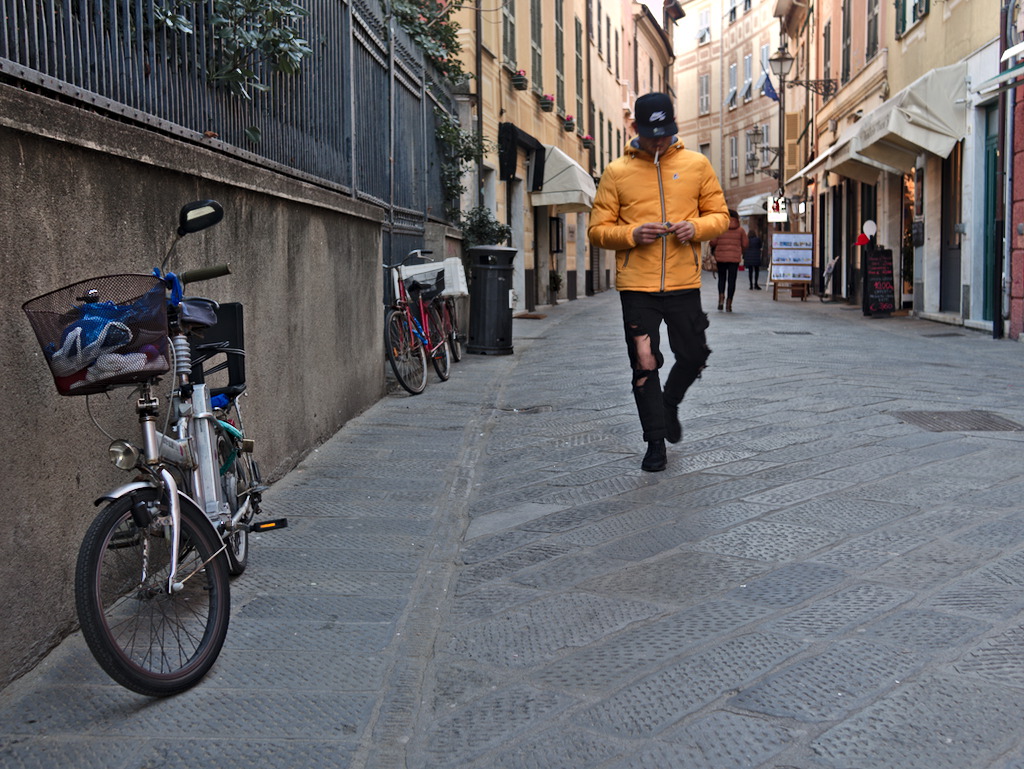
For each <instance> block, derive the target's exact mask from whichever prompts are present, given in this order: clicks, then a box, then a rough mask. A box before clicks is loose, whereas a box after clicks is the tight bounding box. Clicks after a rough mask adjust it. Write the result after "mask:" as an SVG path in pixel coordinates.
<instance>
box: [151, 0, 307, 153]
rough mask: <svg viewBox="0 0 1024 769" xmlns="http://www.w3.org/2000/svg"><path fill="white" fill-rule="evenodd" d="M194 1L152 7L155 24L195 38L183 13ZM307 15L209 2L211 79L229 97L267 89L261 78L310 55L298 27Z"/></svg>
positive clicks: (253, 2) (239, 0) (278, 1)
mask: <svg viewBox="0 0 1024 769" xmlns="http://www.w3.org/2000/svg"><path fill="white" fill-rule="evenodd" d="M196 1H197V0H174V2H171V3H169V4H168V5H166V6H164V5H157V6H155V7H154V16H155V18H156V20H157V23H158V24H161V25H163V26H165V27H168V28H169V29H172V30H174V31H176V32H179V33H181V34H185V35H191V34H194V32H195V28H194V25H193V22H192V20H191V19H190V18H189V17H188V15H187V14H186V13H185V10H186V9H187V6H190V5H193V4H194V3H195V2H196ZM308 15H309V12H308V11H306V9H304V8H303V7H302V6H300V5H299V4H298V3H296V2H293V1H292V0H214V3H213V17H212V22H211V24H210V29H209V30H208V31H209V33H210V36H211V38H212V43H213V46H212V47H213V56H212V60H211V62H210V75H209V77H210V79H211V80H213V81H214V82H223V83H227V85H228V87H229V88H230V89H231V92H232V93H234V94H236V95H238V96H241V97H242V98H245V99H251V98H252V91H269V90H270V86H269V85H268V84H267V83H266V82H265V78H266V75H268V74H271V73H273V72H281V73H282V74H285V75H294V74H295V73H297V72H298V71H299V69H300V67H301V65H302V60H303V59H304V58H305V57H306V56H309V55H310V54H311V53H313V49H312V48H310V47H309V43H308V42H307V41H306V40H305V39H303V38H302V37H300V36H299V34H298V29H297V27H298V22H299V19H300V18H302V17H303V16H308ZM250 138H251V137H250Z"/></svg>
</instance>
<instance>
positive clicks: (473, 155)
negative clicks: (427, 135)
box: [434, 107, 490, 219]
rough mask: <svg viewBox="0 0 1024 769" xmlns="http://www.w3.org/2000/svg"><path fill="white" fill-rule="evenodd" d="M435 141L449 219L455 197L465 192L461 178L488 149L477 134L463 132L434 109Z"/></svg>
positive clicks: (455, 212) (455, 204)
mask: <svg viewBox="0 0 1024 769" xmlns="http://www.w3.org/2000/svg"><path fill="white" fill-rule="evenodd" d="M434 116H435V118H436V123H435V125H436V132H437V140H438V142H440V143H441V147H442V150H441V157H442V161H441V169H440V175H441V187H442V189H443V191H444V200H445V211H446V213H447V214H448V216H449V217H450V218H452V219H454V218H456V217H457V216H458V212H459V197H460V196H461V195H462V193H463V192H465V191H466V187H465V185H464V184H463V183H462V175H463V172H464V171H465V168H466V166H467V165H469V164H470V163H472V162H474V161H476V160H479V159H480V158H481V157H483V155H484V153H485V152H487V151H488V150H489V149H490V145H489V143H488V142H487V140H486V139H485V138H484V137H483V136H482V135H481V134H478V133H473V132H470V131H463V130H462V126H460V125H459V121H458V120H456V119H455V118H454V117H453V116H452V115H449V114H448V113H447V112H445V111H444V110H441V109H437V108H436V107H435V108H434Z"/></svg>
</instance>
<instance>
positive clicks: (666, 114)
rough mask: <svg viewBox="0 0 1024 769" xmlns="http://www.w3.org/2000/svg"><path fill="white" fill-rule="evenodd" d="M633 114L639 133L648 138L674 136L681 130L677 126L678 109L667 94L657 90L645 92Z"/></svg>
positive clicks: (638, 100) (637, 101) (637, 102)
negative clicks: (676, 109) (674, 107)
mask: <svg viewBox="0 0 1024 769" xmlns="http://www.w3.org/2000/svg"><path fill="white" fill-rule="evenodd" d="M633 115H634V117H635V118H636V130H637V133H639V134H640V135H641V136H643V137H646V138H648V139H657V138H660V137H662V136H673V135H674V134H675V133H676V131H678V130H679V129H678V128H676V111H675V109H673V107H672V100H671V99H670V98H668V95H667V94H663V93H658V92H657V91H655V92H654V93H647V94H644V95H643V96H641V97H640V98H639V99H637V100H636V107H635V108H634V109H633Z"/></svg>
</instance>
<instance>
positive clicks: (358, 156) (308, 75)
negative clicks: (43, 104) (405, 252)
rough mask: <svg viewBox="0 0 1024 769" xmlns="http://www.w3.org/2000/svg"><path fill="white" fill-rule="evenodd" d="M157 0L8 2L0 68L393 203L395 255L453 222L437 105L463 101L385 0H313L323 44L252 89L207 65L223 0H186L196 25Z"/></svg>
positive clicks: (390, 222) (317, 36) (390, 227)
mask: <svg viewBox="0 0 1024 769" xmlns="http://www.w3.org/2000/svg"><path fill="white" fill-rule="evenodd" d="M160 2H161V0H33V1H32V2H25V0H0V13H2V15H3V18H4V24H3V26H2V28H0V76H6V77H7V78H8V79H13V80H16V81H23V82H29V83H33V84H34V85H35V86H37V87H39V88H40V89H41V90H42V91H43V92H51V93H53V94H54V95H60V96H61V97H62V98H70V99H73V100H78V101H81V102H83V103H86V104H88V105H89V106H90V108H94V109H95V108H98V109H101V110H104V111H107V112H108V113H111V114H116V115H120V116H122V117H124V118H127V119H130V120H132V121H133V122H136V123H141V124H145V125H148V126H151V127H152V128H154V129H157V130H161V131H164V132H169V133H172V134H175V135H178V136H180V137H182V138H184V139H189V140H202V141H203V143H204V144H206V145H208V146H209V145H210V144H211V143H212V144H214V145H215V146H217V147H218V148H219V149H221V150H223V151H225V152H228V153H231V154H234V155H237V156H240V157H243V158H245V159H247V160H249V161H251V162H256V163H260V164H262V165H266V166H268V167H271V168H275V169H277V170H280V171H282V172H285V173H289V174H291V175H296V176H299V177H301V178H304V179H307V180H309V181H312V182H314V183H317V184H321V185H325V186H328V187H331V188H334V189H336V190H338V191H341V192H343V193H346V194H350V195H352V196H354V197H358V198H360V199H363V200H366V201H369V202H371V203H373V204H376V205H379V206H382V207H383V208H385V209H386V211H387V214H386V217H385V218H386V225H385V259H386V260H389V261H390V257H391V250H392V249H394V250H395V252H396V253H397V250H398V249H399V245H400V247H401V248H402V249H404V248H405V241H410V242H412V241H414V240H415V239H416V236H417V235H420V236H422V232H423V228H424V226H425V223H426V221H427V220H428V219H432V220H436V221H442V222H443V221H446V220H447V216H446V213H445V206H444V204H443V203H439V201H442V200H443V192H442V188H441V184H440V164H441V162H442V159H443V158H442V153H443V148H442V147H439V146H438V142H437V138H436V132H435V131H434V126H435V117H434V109H435V107H437V108H440V109H442V110H444V111H446V112H448V113H449V114H454V102H453V100H452V97H451V95H450V93H449V92H448V91H447V89H446V88H445V87H444V86H443V85H442V84H441V82H440V80H439V79H438V78H437V77H436V76H434V73H433V69H432V67H431V66H429V64H428V63H427V62H426V61H425V59H424V57H423V55H422V54H421V53H420V52H419V50H418V49H417V48H416V47H415V45H414V44H413V43H412V42H411V40H410V39H409V38H408V36H407V35H406V34H405V32H404V31H403V30H401V29H400V28H398V26H397V24H395V23H393V22H389V20H388V19H386V18H385V16H384V13H383V10H382V9H381V7H380V3H379V2H376V0H304V1H303V3H302V5H303V7H304V8H305V9H306V10H307V11H308V12H309V14H308V16H305V17H303V18H301V19H300V20H299V24H298V27H299V28H298V34H299V36H301V37H302V38H304V39H305V40H307V41H309V44H310V46H311V47H312V48H313V53H312V55H310V56H308V57H307V58H306V59H304V61H303V63H302V68H301V71H300V72H299V73H298V74H296V75H290V76H285V75H281V74H271V75H268V76H267V77H266V78H264V80H265V82H266V83H267V84H269V85H270V91H269V92H267V93H263V92H259V91H255V92H253V93H252V99H251V100H246V99H244V98H241V97H239V96H237V95H234V94H232V93H231V92H230V90H229V89H228V88H227V87H226V86H225V85H224V84H218V83H214V82H212V81H211V80H210V78H209V76H208V75H209V71H210V67H211V62H212V60H213V57H214V55H215V54H214V48H215V45H214V42H213V41H212V39H211V37H210V35H209V33H208V30H209V25H210V20H211V16H212V14H213V13H214V3H213V0H197V1H196V2H194V3H181V4H178V6H177V8H178V10H179V12H181V13H183V14H186V15H187V16H188V18H189V20H190V21H191V26H192V28H193V30H194V32H192V33H191V34H187V33H183V32H181V31H179V30H175V29H171V28H169V27H168V26H166V25H162V24H160V23H159V22H158V20H157V18H158V17H157V14H156V11H155V7H156V6H157V4H159V3H160ZM257 136H258V139H257V138H254V137H257ZM392 236H395V238H394V239H395V240H396V242H395V243H394V244H393V245H392V239H393V237H392ZM399 240H400V241H403V242H402V243H401V244H399V243H398V242H397V241H399ZM411 247H413V248H415V247H418V244H414V245H412V246H411Z"/></svg>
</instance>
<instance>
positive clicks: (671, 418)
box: [665, 403, 683, 443]
mask: <svg viewBox="0 0 1024 769" xmlns="http://www.w3.org/2000/svg"><path fill="white" fill-rule="evenodd" d="M665 430H666V432H667V435H666V436H665V439H666V440H667V441H668V442H669V443H679V441H681V440H682V439H683V426H682V425H681V424H679V406H672V405H670V404H668V403H666V404H665Z"/></svg>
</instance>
